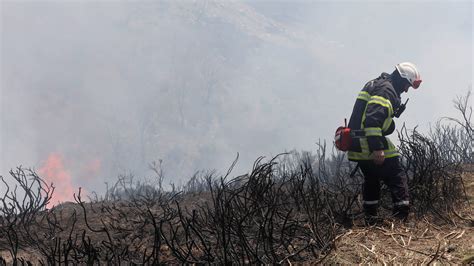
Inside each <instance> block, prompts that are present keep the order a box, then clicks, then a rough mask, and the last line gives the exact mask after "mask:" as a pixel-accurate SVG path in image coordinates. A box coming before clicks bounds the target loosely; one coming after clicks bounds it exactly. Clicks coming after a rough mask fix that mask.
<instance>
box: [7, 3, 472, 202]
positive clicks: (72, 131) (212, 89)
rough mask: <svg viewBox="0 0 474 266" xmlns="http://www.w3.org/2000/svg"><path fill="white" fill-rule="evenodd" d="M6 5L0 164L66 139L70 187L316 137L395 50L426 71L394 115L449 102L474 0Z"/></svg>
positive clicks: (175, 178)
mask: <svg viewBox="0 0 474 266" xmlns="http://www.w3.org/2000/svg"><path fill="white" fill-rule="evenodd" d="M1 6H2V10H1V22H2V25H1V48H0V49H1V51H0V55H1V58H0V60H1V80H0V82H1V94H0V96H1V97H0V101H1V117H0V123H1V124H0V127H1V128H0V129H1V135H0V138H1V141H0V145H1V146H0V173H5V172H7V169H8V168H12V167H15V166H16V165H20V164H21V165H27V166H41V168H43V167H44V166H45V163H46V162H48V161H50V158H51V156H52V155H51V154H56V155H55V156H56V157H59V155H61V156H62V157H59V158H61V160H56V162H57V163H59V162H60V163H62V167H64V168H59V167H57V169H62V170H61V171H60V170H57V171H56V172H58V173H62V174H60V175H59V176H62V177H64V179H54V181H55V183H58V184H57V185H59V183H61V182H62V183H65V184H69V186H66V188H68V187H69V188H70V187H71V186H82V187H84V188H86V189H89V190H96V191H98V192H101V191H102V192H103V190H104V188H105V185H104V182H111V180H114V179H115V178H116V176H117V175H119V174H123V173H129V172H131V173H133V174H134V175H136V176H138V177H144V176H147V175H150V174H152V172H151V171H150V170H149V163H151V162H153V161H159V160H162V161H163V167H164V170H165V176H166V179H165V183H171V182H173V183H180V182H184V181H185V180H186V179H187V178H188V177H189V176H191V174H192V173H194V172H195V171H197V170H202V169H217V170H218V171H219V172H225V171H226V168H227V167H228V166H229V165H230V164H231V162H232V161H233V159H234V158H235V156H236V154H237V153H239V154H240V157H239V158H240V159H239V163H238V165H237V167H236V168H235V171H236V172H237V173H239V174H240V173H242V172H244V171H248V169H250V167H251V165H252V162H253V160H254V159H256V158H257V157H258V156H261V155H263V156H267V157H270V156H272V155H275V154H277V153H279V152H283V151H285V150H291V149H293V148H294V149H298V150H313V149H315V147H316V146H315V142H317V141H318V139H319V138H321V139H323V140H324V139H325V140H328V141H330V140H331V137H332V135H333V133H334V130H335V128H337V126H339V125H340V124H341V123H342V122H343V119H344V117H347V118H348V116H349V115H350V112H351V109H352V105H353V103H354V97H355V95H356V94H357V91H358V90H359V89H360V88H361V87H362V86H363V85H364V84H365V82H366V81H367V80H369V79H372V78H375V77H376V76H377V75H379V74H380V73H381V72H383V71H384V72H391V71H392V70H393V67H394V65H395V64H396V63H398V62H401V61H412V62H414V63H415V64H417V65H418V67H419V68H420V71H421V74H422V78H423V84H422V87H421V88H420V89H419V90H417V91H410V93H409V95H404V96H403V97H407V96H408V97H410V103H409V106H408V108H407V110H406V112H405V113H404V116H403V117H402V119H401V120H398V121H397V125H401V122H407V125H408V126H409V127H414V126H415V125H422V126H425V128H426V126H427V125H428V124H429V122H434V121H433V120H435V119H436V118H438V117H441V116H444V115H455V114H453V113H450V112H451V110H452V107H451V105H452V104H451V99H453V98H454V97H455V96H456V95H459V94H463V93H464V92H465V90H466V88H467V87H468V86H469V83H470V82H471V73H472V61H471V57H472V50H471V49H472V48H471V47H472V46H473V45H472V39H471V37H472V8H471V7H472V3H471V2H465V3H463V2H455V3H441V2H415V3H412V2H410V3H404V2H399V3H398V2H397V3H395V2H393V3H385V2H384V3H383V4H382V3H381V4H379V3H376V2H371V1H368V2H351V1H349V2H336V3H332V2H320V1H313V2H306V1H301V2H299V1H296V2H293V1H292V2H289V1H288V2H286V1H263V2H262V1H244V2H237V1H230V2H229V1H207V0H202V1H156V2H155V1H153V2H151V1H144V2H141V1H133V2H120V1H106V2H97V1H73V2H69V1H67V2H58V1H52V2H48V1H38V2H22V1H19V2H13V1H2V3H1ZM387 10H390V12H388V11H387ZM420 10H422V12H421V11H420ZM469 55H471V56H469ZM434 105H436V108H433V106H434ZM53 157H54V156H53ZM56 159H58V158H56ZM51 160H52V159H51ZM53 161H54V160H53ZM2 165H3V166H2ZM53 178H54V177H53ZM66 181H68V182H66ZM71 195H72V194H71ZM59 197H60V196H59ZM58 200H63V199H61V198H60V199H58ZM69 200H70V199H69Z"/></svg>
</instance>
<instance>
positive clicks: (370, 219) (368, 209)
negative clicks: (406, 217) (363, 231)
mask: <svg viewBox="0 0 474 266" xmlns="http://www.w3.org/2000/svg"><path fill="white" fill-rule="evenodd" d="M377 207H378V206H377V205H364V213H365V225H366V226H374V225H377V224H381V223H383V219H382V217H379V216H378V215H377Z"/></svg>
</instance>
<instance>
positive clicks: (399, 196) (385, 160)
mask: <svg viewBox="0 0 474 266" xmlns="http://www.w3.org/2000/svg"><path fill="white" fill-rule="evenodd" d="M420 83H421V79H420V74H419V72H418V70H417V68H416V66H415V65H414V64H412V63H409V62H404V63H400V64H398V65H396V66H395V70H394V71H393V73H392V74H388V73H382V74H381V75H380V76H379V77H378V78H376V79H374V80H371V81H369V82H368V83H367V84H366V85H365V86H364V88H363V89H362V91H360V92H359V95H358V97H357V100H356V102H355V104H354V108H353V111H352V115H351V118H350V120H349V125H348V127H349V128H350V129H351V131H352V132H354V133H353V134H355V136H356V137H355V138H354V139H353V141H352V144H351V146H350V148H349V152H348V158H349V160H351V161H355V162H357V163H358V166H359V167H360V169H361V171H362V173H363V174H364V185H363V207H364V213H365V221H366V224H368V225H373V224H375V223H377V222H380V221H381V219H380V218H379V217H378V216H377V208H378V203H379V200H380V179H382V180H383V181H384V182H385V184H386V185H387V186H388V188H389V189H390V193H391V196H392V201H393V216H394V217H395V218H398V219H400V220H403V221H406V220H407V218H408V213H409V207H410V202H409V195H408V185H407V178H406V175H405V173H404V171H403V169H402V167H401V163H400V159H399V156H400V155H399V153H398V151H397V149H396V147H395V146H394V145H393V144H392V142H391V141H390V139H389V138H387V137H386V136H387V135H390V134H391V133H392V132H393V131H394V130H395V122H394V121H393V118H394V117H396V118H398V117H399V116H400V115H401V113H402V112H403V111H404V110H405V104H406V103H405V104H402V102H401V96H400V95H401V94H402V93H403V92H408V89H409V88H410V87H413V88H414V89H417V88H418V87H419V86H420Z"/></svg>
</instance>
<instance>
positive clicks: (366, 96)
mask: <svg viewBox="0 0 474 266" xmlns="http://www.w3.org/2000/svg"><path fill="white" fill-rule="evenodd" d="M357 99H360V100H364V101H366V102H368V101H369V100H370V94H369V93H368V92H366V91H361V92H359V96H357Z"/></svg>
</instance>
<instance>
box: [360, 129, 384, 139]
mask: <svg viewBox="0 0 474 266" xmlns="http://www.w3.org/2000/svg"><path fill="white" fill-rule="evenodd" d="M364 132H365V136H367V137H370V136H380V137H381V136H382V129H381V128H379V127H367V128H364Z"/></svg>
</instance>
